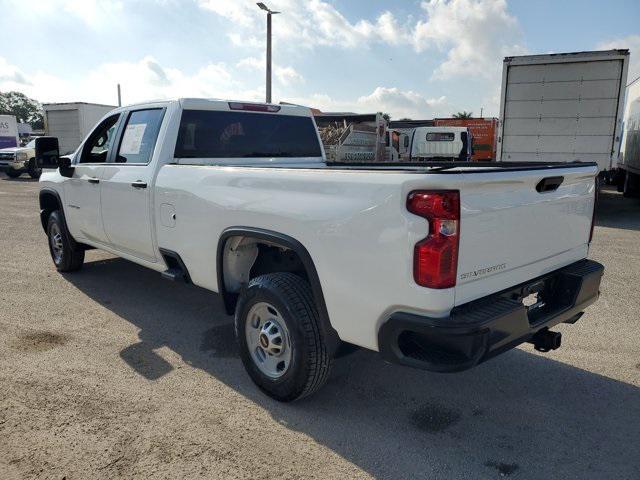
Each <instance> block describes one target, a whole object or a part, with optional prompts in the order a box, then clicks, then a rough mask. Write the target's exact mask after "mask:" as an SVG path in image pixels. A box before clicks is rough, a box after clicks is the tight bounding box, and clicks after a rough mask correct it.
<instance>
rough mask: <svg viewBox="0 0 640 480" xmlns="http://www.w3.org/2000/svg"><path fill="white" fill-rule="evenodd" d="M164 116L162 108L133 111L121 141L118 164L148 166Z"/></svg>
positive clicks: (117, 156)
mask: <svg viewBox="0 0 640 480" xmlns="http://www.w3.org/2000/svg"><path fill="white" fill-rule="evenodd" d="M163 116H164V109H162V108H153V109H146V110H134V111H132V112H131V113H130V114H129V118H127V124H126V126H125V128H124V133H123V134H122V139H121V140H120V145H119V147H118V153H117V155H116V159H115V161H116V163H130V164H137V165H140V164H142V165H146V164H148V163H149V161H150V160H151V155H152V154H153V148H154V146H155V144H156V139H157V138H158V132H159V131H160V125H161V124H162V118H163Z"/></svg>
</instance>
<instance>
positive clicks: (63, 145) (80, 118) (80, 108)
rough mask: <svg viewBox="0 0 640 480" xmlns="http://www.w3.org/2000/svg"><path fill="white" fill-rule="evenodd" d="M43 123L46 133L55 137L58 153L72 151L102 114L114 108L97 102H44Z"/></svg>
mask: <svg viewBox="0 0 640 480" xmlns="http://www.w3.org/2000/svg"><path fill="white" fill-rule="evenodd" d="M42 108H43V109H44V125H45V132H46V134H47V135H50V136H52V137H57V138H58V141H59V142H60V143H59V145H60V153H61V154H67V153H72V152H74V151H75V150H76V148H78V145H80V142H81V141H82V139H83V138H84V137H86V136H87V134H88V133H89V132H90V131H91V129H92V128H93V127H94V126H95V124H96V123H98V120H100V119H101V118H102V117H103V116H105V115H106V114H107V113H109V112H110V111H111V110H113V109H114V108H117V107H115V106H113V105H101V104H97V103H85V102H73V103H45V104H43V105H42Z"/></svg>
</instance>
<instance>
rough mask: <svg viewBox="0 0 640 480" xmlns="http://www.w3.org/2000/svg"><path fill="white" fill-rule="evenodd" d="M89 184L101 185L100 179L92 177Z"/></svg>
mask: <svg viewBox="0 0 640 480" xmlns="http://www.w3.org/2000/svg"><path fill="white" fill-rule="evenodd" d="M89 183H100V179H99V178H94V177H91V178H89Z"/></svg>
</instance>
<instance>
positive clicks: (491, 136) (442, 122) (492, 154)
mask: <svg viewBox="0 0 640 480" xmlns="http://www.w3.org/2000/svg"><path fill="white" fill-rule="evenodd" d="M434 125H435V126H436V127H467V128H468V129H469V131H470V132H471V135H472V137H473V155H471V161H472V162H479V161H485V162H486V161H491V160H495V158H496V131H497V128H498V119H497V118H436V119H435V120H434Z"/></svg>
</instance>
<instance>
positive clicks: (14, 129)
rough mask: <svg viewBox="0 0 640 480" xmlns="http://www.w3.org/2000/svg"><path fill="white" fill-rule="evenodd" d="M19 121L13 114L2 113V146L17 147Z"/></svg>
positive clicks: (0, 118)
mask: <svg viewBox="0 0 640 480" xmlns="http://www.w3.org/2000/svg"><path fill="white" fill-rule="evenodd" d="M18 145H19V142H18V123H17V122H16V117H14V116H13V115H0V148H12V147H17V146H18Z"/></svg>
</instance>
